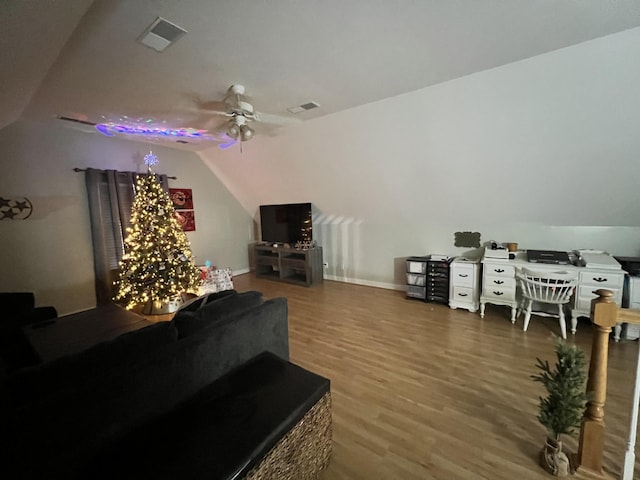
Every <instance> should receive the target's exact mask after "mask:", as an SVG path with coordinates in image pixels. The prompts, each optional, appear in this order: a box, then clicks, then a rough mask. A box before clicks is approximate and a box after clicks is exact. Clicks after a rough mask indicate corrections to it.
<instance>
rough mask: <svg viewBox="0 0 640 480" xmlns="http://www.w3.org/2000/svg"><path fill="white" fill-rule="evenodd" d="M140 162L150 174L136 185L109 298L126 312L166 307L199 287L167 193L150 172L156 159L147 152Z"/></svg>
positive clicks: (198, 281) (187, 247)
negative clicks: (112, 295)
mask: <svg viewBox="0 0 640 480" xmlns="http://www.w3.org/2000/svg"><path fill="white" fill-rule="evenodd" d="M145 163H146V164H147V165H148V166H149V169H148V173H147V174H146V175H138V178H137V180H136V196H135V199H134V202H133V205H132V207H131V227H130V228H127V238H126V239H125V242H124V250H125V253H124V256H123V257H122V260H121V261H120V273H119V278H118V280H117V281H116V285H117V287H118V293H117V294H116V296H115V298H114V300H115V301H116V302H118V303H122V304H124V306H125V307H126V308H127V309H128V310H130V309H132V308H134V307H135V306H137V305H140V304H148V303H149V302H161V303H164V302H169V301H171V300H173V299H175V298H176V297H177V296H178V295H179V294H180V293H182V292H190V293H197V292H198V287H199V286H200V269H198V268H197V267H196V266H195V264H194V262H193V257H192V255H191V246H190V244H189V240H188V239H187V236H186V234H185V233H184V231H183V230H182V228H181V227H180V225H179V224H178V221H177V219H176V216H175V210H174V209H173V203H172V202H171V199H170V198H169V194H168V193H167V192H165V191H164V190H163V189H162V186H161V185H160V183H159V182H158V180H157V178H156V176H155V174H154V173H153V172H152V171H151V165H155V164H157V163H158V158H157V157H156V156H155V155H154V154H153V153H152V152H149V153H148V154H147V155H145Z"/></svg>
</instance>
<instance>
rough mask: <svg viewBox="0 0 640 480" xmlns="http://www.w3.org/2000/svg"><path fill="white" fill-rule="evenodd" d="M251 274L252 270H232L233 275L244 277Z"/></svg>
mask: <svg viewBox="0 0 640 480" xmlns="http://www.w3.org/2000/svg"><path fill="white" fill-rule="evenodd" d="M249 272H251V269H250V268H239V269H237V270H231V273H232V274H233V275H243V274H245V273H249Z"/></svg>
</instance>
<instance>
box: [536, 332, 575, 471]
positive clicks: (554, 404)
mask: <svg viewBox="0 0 640 480" xmlns="http://www.w3.org/2000/svg"><path fill="white" fill-rule="evenodd" d="M556 357H557V361H556V364H555V368H554V369H553V370H552V369H551V366H550V365H549V362H547V361H546V360H545V361H544V362H543V361H542V360H540V359H539V358H537V359H536V360H537V364H536V367H537V368H538V369H539V370H540V373H539V374H537V375H532V376H531V378H533V380H535V381H536V382H540V383H542V384H543V385H544V387H545V389H546V390H547V396H546V397H544V398H543V397H540V412H539V414H538V420H539V421H540V423H541V424H542V425H543V426H544V427H545V428H546V429H547V440H546V442H545V446H544V448H543V449H542V451H541V452H540V465H541V466H542V467H543V468H544V469H545V470H547V471H548V472H549V473H551V474H553V475H556V476H558V477H564V476H566V475H568V474H569V472H570V464H569V459H568V458H567V456H566V455H565V453H564V452H563V451H562V442H561V440H560V436H561V435H572V434H573V433H574V432H575V431H576V429H577V428H579V427H580V423H581V421H582V417H583V415H584V410H585V405H586V403H587V400H588V397H587V394H586V392H585V381H586V379H587V374H586V372H585V366H586V361H585V355H584V352H583V351H582V350H580V349H578V348H577V347H575V346H567V345H566V344H565V343H564V342H563V341H562V339H558V340H557V341H556Z"/></svg>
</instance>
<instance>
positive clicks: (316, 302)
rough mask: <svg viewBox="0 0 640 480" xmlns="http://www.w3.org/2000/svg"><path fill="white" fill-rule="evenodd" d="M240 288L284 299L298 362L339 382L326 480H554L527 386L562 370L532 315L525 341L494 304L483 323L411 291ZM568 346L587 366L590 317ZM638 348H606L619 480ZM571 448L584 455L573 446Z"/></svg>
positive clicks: (251, 283)
mask: <svg viewBox="0 0 640 480" xmlns="http://www.w3.org/2000/svg"><path fill="white" fill-rule="evenodd" d="M234 285H235V288H236V289H237V290H239V291H246V290H259V291H261V292H263V293H264V294H265V296H266V297H268V298H272V297H277V296H284V297H287V298H288V302H289V338H290V348H291V361H293V362H294V363H297V364H299V365H301V366H303V367H305V368H308V369H309V370H312V371H314V372H317V373H318V374H320V375H323V376H326V377H328V378H330V379H331V391H332V397H333V428H334V431H333V441H334V444H333V455H332V459H331V463H330V465H329V468H328V469H327V470H326V471H325V472H324V474H323V477H322V478H323V480H330V479H331V480H333V479H367V480H374V479H380V480H382V479H385V480H388V479H405V480H414V479H415V480H418V479H420V480H431V479H438V480H469V479H485V478H486V479H492V480H516V479H526V480H528V479H533V480H537V479H541V480H542V479H548V478H550V476H549V475H548V474H547V473H545V472H544V471H543V470H542V469H541V467H539V466H538V463H537V455H538V452H539V450H540V448H541V446H542V445H543V442H544V438H545V431H544V428H543V427H542V426H541V425H540V424H539V423H538V421H537V419H536V415H537V411H538V397H539V396H540V395H543V394H544V391H543V389H542V386H541V385H540V384H538V383H535V382H533V381H532V380H531V379H530V378H529V376H530V375H532V374H533V373H536V370H535V363H536V357H541V358H544V359H548V360H549V361H550V362H554V361H555V354H554V343H553V337H552V334H553V333H555V334H559V331H560V330H559V327H558V325H557V320H556V319H551V318H539V317H533V318H532V320H531V324H530V326H529V331H528V332H523V331H522V318H520V319H519V321H518V322H517V323H516V324H515V325H512V324H511V323H510V321H509V320H508V312H507V310H506V309H505V308H503V307H497V306H492V305H488V306H487V313H486V316H485V318H484V319H480V316H479V315H478V314H477V313H475V314H474V313H470V312H468V311H466V310H452V309H449V308H448V307H446V306H444V305H438V304H432V303H423V302H420V301H416V300H408V299H406V298H405V296H404V293H403V292H399V291H391V290H384V289H378V288H372V287H365V286H359V285H352V284H345V283H340V282H331V281H325V282H324V284H322V285H319V286H314V287H312V288H304V287H299V286H295V285H288V284H284V283H278V282H273V281H269V280H262V279H257V278H256V277H255V275H254V274H253V273H250V274H245V275H240V276H236V277H234ZM569 343H572V344H576V345H578V346H579V347H581V348H583V349H584V350H585V351H586V354H587V358H588V356H589V354H590V350H591V326H590V324H589V323H588V321H587V320H586V319H583V320H581V322H580V325H579V327H578V333H577V334H576V335H575V336H571V337H570V338H569ZM637 346H638V344H637V342H629V341H622V342H620V343H614V342H613V341H612V342H611V343H610V345H609V347H610V349H609V389H608V398H607V404H606V416H605V420H606V425H607V432H608V433H607V439H606V452H605V468H606V469H607V471H608V472H610V473H611V474H612V475H613V476H614V477H616V478H618V477H619V475H620V470H621V466H622V461H623V456H624V450H625V446H626V438H627V428H628V424H629V411H630V409H631V398H632V391H633V381H634V379H633V376H634V372H635V359H636V355H637ZM565 444H566V449H567V450H569V451H571V452H575V451H576V450H577V439H571V438H565ZM636 477H637V478H640V464H637V466H636ZM573 478H577V479H584V478H593V477H592V476H589V475H587V474H586V472H578V474H577V475H576V476H574V477H573Z"/></svg>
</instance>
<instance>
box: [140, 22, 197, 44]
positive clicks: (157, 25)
mask: <svg viewBox="0 0 640 480" xmlns="http://www.w3.org/2000/svg"><path fill="white" fill-rule="evenodd" d="M185 33H187V31H186V30H185V29H184V28H182V27H179V26H178V25H176V24H175V23H171V22H170V21H168V20H165V19H164V18H162V17H158V18H156V20H155V21H154V22H153V23H152V24H151V25H149V28H147V29H146V30H145V31H144V33H143V34H142V35H141V36H140V38H138V41H139V42H140V43H142V44H143V45H146V46H147V47H149V48H153V49H154V50H156V51H158V52H162V51H164V50H165V49H166V48H167V47H168V46H169V45H171V44H172V43H173V42H175V41H176V40H178V39H179V38H180V37H182V36H183V35H184V34H185Z"/></svg>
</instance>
